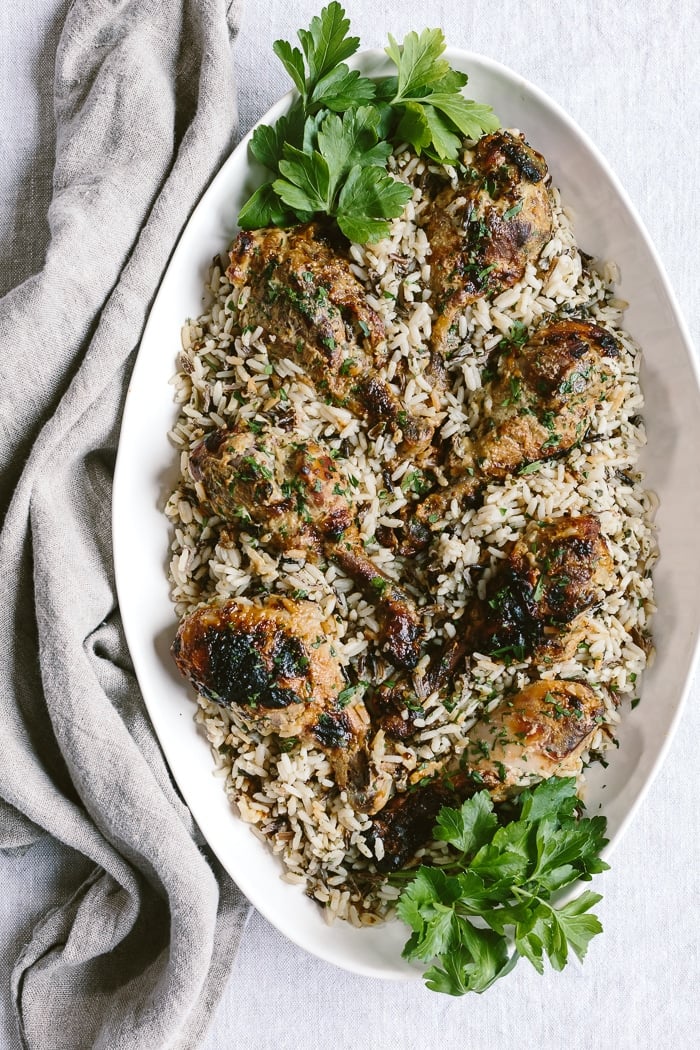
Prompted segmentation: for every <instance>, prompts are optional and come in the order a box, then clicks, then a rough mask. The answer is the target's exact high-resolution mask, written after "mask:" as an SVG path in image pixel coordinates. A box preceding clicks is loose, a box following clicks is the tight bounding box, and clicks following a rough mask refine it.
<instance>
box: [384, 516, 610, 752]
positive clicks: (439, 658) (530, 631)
mask: <svg viewBox="0 0 700 1050" xmlns="http://www.w3.org/2000/svg"><path fill="white" fill-rule="evenodd" d="M614 582H615V579H614V565H613V560H612V558H611V556H610V552H609V550H608V547H607V544H606V542H605V540H604V538H603V536H602V535H601V531H600V522H599V521H598V519H597V518H596V517H595V516H594V515H592V514H585V515H582V516H580V517H578V518H573V517H568V516H565V517H561V518H555V519H551V520H549V521H533V522H531V523H530V525H529V526H528V527H527V529H526V530H525V532H524V533H523V535H522V536H521V537H520V538H519V539H518V540H516V541H515V543H513V544H512V546H511V548H510V550H509V552H508V555H507V557H506V558H505V559H504V560H503V561H501V562H500V563H499V565H498V568H497V571H496V572H494V574H493V576H491V578H490V579H489V581H488V583H487V584H486V589H485V595H484V598H483V600H481V599H479V598H474V599H473V600H472V602H471V603H470V605H469V606H468V607H467V609H466V611H465V614H464V616H463V618H462V619H461V620H460V621H459V625H458V627H459V633H458V634H457V635H456V637H455V638H454V639H453V640H452V641H450V642H448V643H447V645H446V646H444V648H443V649H442V650H441V651H439V652H438V653H437V654H436V656H435V657H434V659H433V661H432V664H431V666H430V667H429V668H428V670H427V672H426V673H425V674H424V675H423V677H422V678H419V679H416V681H415V682H413V683H412V682H410V680H409V679H408V676H399V678H398V679H397V678H395V679H394V680H393V681H392V683H391V686H389V687H387V686H386V685H382V686H380V687H379V689H378V690H377V691H376V692H375V694H374V695H373V696H371V697H370V698H369V699H368V707H369V710H370V712H371V714H372V717H373V721H374V722H375V724H377V725H379V726H380V727H381V728H382V729H384V731H385V733H386V734H387V736H390V737H394V738H399V739H400V738H403V737H405V736H408V735H410V734H411V733H412V732H414V727H413V722H414V721H415V718H416V716H417V715H418V716H420V714H421V711H422V709H421V702H422V701H423V700H424V699H426V698H427V697H428V696H430V694H431V693H433V692H436V691H441V690H444V689H446V688H447V687H449V683H450V681H451V679H452V678H453V676H454V675H455V674H456V673H457V672H458V670H459V667H460V665H461V664H462V663H463V661H464V658H465V656H466V655H467V654H469V653H474V652H479V653H483V654H484V655H487V656H492V657H495V658H496V659H503V660H506V661H507V662H509V663H510V662H513V661H516V662H519V661H522V660H525V659H527V658H529V657H532V658H533V660H534V661H535V662H537V663H545V664H552V663H553V662H554V661H561V660H567V659H569V658H570V657H571V656H572V655H573V654H574V653H575V651H576V649H577V647H578V645H579V643H580V641H581V639H582V637H583V635H584V631H585V619H584V616H583V614H584V613H585V612H586V610H587V609H590V608H591V607H592V606H594V605H595V604H596V603H597V602H599V601H600V600H601V599H602V597H603V596H604V594H605V592H606V591H609V590H611V589H612V587H613V586H614Z"/></svg>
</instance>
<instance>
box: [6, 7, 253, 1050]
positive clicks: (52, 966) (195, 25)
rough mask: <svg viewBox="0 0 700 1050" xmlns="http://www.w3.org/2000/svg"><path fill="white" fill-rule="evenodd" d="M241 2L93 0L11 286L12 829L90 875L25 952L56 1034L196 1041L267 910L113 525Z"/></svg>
mask: <svg viewBox="0 0 700 1050" xmlns="http://www.w3.org/2000/svg"><path fill="white" fill-rule="evenodd" d="M238 22H239V10H238V3H234V4H229V3H227V2H226V0H170V2H169V3H164V2H163V0H139V2H136V0H110V2H109V3H105V2H104V0H76V2H75V3H73V5H72V6H71V8H70V10H69V13H68V16H67V19H66V22H65V25H64V27H63V31H62V34H61V39H60V43H59V46H58V52H57V56H56V78H55V86H54V106H55V119H56V161H55V169H54V185H53V198H52V202H51V207H50V210H49V226H50V232H51V240H50V245H49V248H48V251H47V256H46V261H45V265H44V268H43V270H42V272H41V273H39V274H38V275H37V276H35V277H32V278H30V279H29V280H27V281H25V282H24V283H23V284H22V285H20V286H19V287H17V288H15V289H14V290H13V291H12V292H10V293H9V294H8V295H7V296H6V297H5V298H4V299H3V300H0V317H1V318H2V331H3V333H4V340H3V341H4V347H3V382H2V384H0V467H1V468H2V476H1V480H0V512H1V513H3V514H4V523H3V526H2V531H1V533H0V573H2V579H3V582H4V594H3V601H2V602H1V603H0V632H1V634H2V638H3V646H2V653H1V655H0V684H1V686H2V688H1V690H0V704H1V705H2V719H3V730H2V732H3V757H2V763H1V764H0V846H3V847H6V848H8V847H15V848H16V847H18V846H23V845H27V844H28V843H30V842H32V841H33V840H34V839H35V838H36V837H37V836H38V835H40V834H42V833H48V834H50V835H52V836H55V838H56V839H57V840H59V841H60V842H61V843H64V844H65V845H67V846H68V847H70V848H71V850H72V851H74V852H73V853H72V854H67V855H68V856H71V855H72V856H74V857H75V872H76V883H77V882H78V881H79V882H80V884H79V885H78V884H76V885H75V887H74V893H73V895H72V897H71V899H69V900H66V901H65V903H63V904H62V905H61V906H60V907H59V908H57V909H55V910H54V911H52V913H51V914H48V915H46V916H45V917H44V918H43V920H42V921H41V922H40V923H39V925H38V926H37V927H36V929H35V930H34V931H33V934H32V936H31V938H30V940H29V942H28V943H27V944H26V945H25V947H24V950H23V952H22V955H21V958H19V959H18V960H17V962H16V964H15V967H14V971H13V979H12V993H13V996H14V1000H15V1004H16V1009H17V1016H18V1024H19V1029H20V1033H21V1039H22V1040H23V1042H24V1045H25V1046H27V1047H31V1048H32V1050H63V1048H65V1050H83V1048H85V1050H87V1048H92V1047H95V1048H100V1047H105V1048H106V1047H109V1048H110V1050H117V1048H139V1050H141V1048H146V1047H148V1048H149V1050H159V1048H161V1047H163V1048H165V1047H168V1048H170V1047H182V1048H187V1050H191V1048H193V1047H195V1046H197V1044H198V1043H199V1041H200V1039H201V1036H202V1034H203V1032H204V1030H205V1028H206V1024H207V1020H208V1018H209V1016H210V1015H211V1011H212V1009H213V1007H214V1005H215V1004H216V1001H217V998H218V996H219V994H220V992H221V990H222V987H223V984H224V981H225V979H226V977H227V975H228V973H229V972H230V966H231V963H232V960H233V958H234V955H235V952H236V949H237V946H238V943H239V941H240V937H241V933H242V930H243V927H244V924H245V919H246V916H247V912H248V906H247V904H246V902H245V900H244V899H243V897H242V895H241V894H240V893H239V891H238V890H237V889H236V887H235V886H234V885H233V883H232V882H231V880H230V879H229V878H228V876H227V875H225V873H223V872H222V871H221V870H220V868H219V867H218V865H217V864H216V862H215V861H214V860H213V858H212V857H211V855H210V854H209V853H208V852H207V850H206V849H205V847H204V846H203V843H202V842H201V838H200V836H199V834H198V832H197V829H196V827H195V826H194V824H193V821H192V819H191V817H190V814H189V812H188V810H187V808H186V806H185V805H184V804H183V802H182V800H181V799H180V797H179V796H178V793H177V790H176V788H175V786H174V784H173V783H172V781H171V779H170V776H169V773H168V770H167V767H166V765H165V763H164V760H163V757H162V754H161V752H160V749H159V747H158V743H157V740H156V739H155V736H154V734H153V730H152V728H151V726H150V723H149V721H148V717H147V715H146V713H145V709H144V707H143V702H142V699H141V697H140V695H139V691H138V687H137V684H136V681H135V678H134V675H133V671H132V669H131V665H130V660H129V656H128V652H127V649H126V645H125V642H124V636H123V633H122V629H121V624H120V620H119V611H118V608H117V604H116V598H115V590H114V579H113V571H112V559H111V528H110V510H111V508H110V503H111V482H112V470H113V464H114V457H115V451H116V444H117V439H118V431H119V422H120V413H121V408H122V403H123V398H124V393H125V389H126V383H127V382H128V378H129V374H130V370H131V368H132V365H133V360H134V355H135V351H136V349H137V347H138V343H139V339H140V335H141V332H142V329H143V325H144V322H145V319H146V316H147V314H148V309H149V305H150V303H151V301H152V299H153V296H154V294H155V291H156V289H157V286H158V282H159V279H160V277H161V275H162V273H163V270H164V268H165V266H166V264H167V261H168V257H169V255H170V253H171V251H172V249H173V246H174V244H175V242H176V240H177V236H178V234H179V232H180V230H181V228H182V226H183V224H184V222H185V221H186V219H187V217H188V215H189V213H190V211H191V210H192V207H193V206H194V204H195V203H196V201H197V199H198V197H199V196H200V194H201V192H202V190H203V189H204V188H205V186H206V185H207V182H208V181H209V179H210V178H211V176H212V174H213V173H214V171H215V170H216V169H217V167H218V165H219V164H220V162H221V160H222V158H223V157H224V156H225V154H226V153H227V152H228V150H229V149H230V146H231V140H232V136H233V133H234V131H235V104H234V97H235V84H234V64H233V60H232V55H231V43H232V40H233V38H234V36H235V34H236V31H237V27H238ZM29 218H31V217H29ZM42 220H43V217H42ZM86 871H88V872H89V874H88V876H87V878H85V872H86ZM17 906H18V907H21V902H18V905H17Z"/></svg>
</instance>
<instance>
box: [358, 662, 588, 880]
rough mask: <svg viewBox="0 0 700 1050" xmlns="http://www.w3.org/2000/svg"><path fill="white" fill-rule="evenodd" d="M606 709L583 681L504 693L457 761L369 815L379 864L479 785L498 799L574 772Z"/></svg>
mask: <svg viewBox="0 0 700 1050" xmlns="http://www.w3.org/2000/svg"><path fill="white" fill-rule="evenodd" d="M604 711H605V707H604V703H603V701H602V699H601V698H600V696H599V695H598V694H597V693H596V692H595V691H594V690H593V689H592V688H591V687H590V686H589V685H586V684H585V683H583V682H570V681H558V680H554V679H553V680H551V681H547V680H542V681H538V682H533V683H532V685H529V686H527V687H526V688H525V689H523V690H522V692H520V693H518V694H517V695H516V696H514V697H512V698H510V699H508V700H504V701H503V702H502V703H500V704H499V705H498V707H496V708H495V709H494V710H493V711H491V712H489V713H487V714H485V715H483V716H482V718H481V719H480V720H479V721H478V722H476V723H475V724H474V726H473V727H472V729H471V730H470V732H469V743H468V745H467V748H466V750H465V751H464V752H463V754H462V756H461V766H460V768H459V769H457V770H455V771H449V770H446V771H444V772H443V773H442V774H441V775H440V776H439V777H437V778H436V779H435V780H433V781H431V782H430V783H429V784H426V785H425V786H424V787H418V788H414V789H413V790H409V791H407V792H405V793H404V794H401V795H395V796H394V798H393V799H391V801H390V802H389V803H388V804H387V805H386V806H385V807H384V809H383V810H382V811H381V813H380V814H379V815H378V816H376V817H375V818H374V820H373V821H372V827H371V829H370V830H369V832H368V833H367V836H366V837H367V841H368V843H369V845H370V846H371V848H372V849H373V851H376V847H377V841H378V840H380V841H381V844H382V847H383V855H382V857H381V859H378V860H377V868H378V869H379V871H381V872H391V871H398V870H399V869H400V868H403V867H404V866H405V865H406V864H407V863H408V861H410V859H411V858H412V857H413V855H414V853H415V852H416V850H418V849H420V847H421V846H424V845H426V843H428V842H429V841H430V839H431V837H432V830H433V827H434V825H435V821H436V819H437V815H438V813H439V812H440V810H441V808H442V807H443V806H456V805H459V804H460V803H461V802H463V801H464V800H465V799H467V798H469V797H470V796H471V795H473V794H475V793H476V792H477V791H481V790H483V789H484V788H486V789H487V790H488V791H489V793H490V794H491V796H492V797H493V799H494V801H495V802H503V801H505V800H507V799H508V798H510V797H511V796H513V795H515V794H517V793H518V792H519V791H521V790H522V789H524V788H527V787H533V786H534V785H535V784H536V783H538V782H539V781H541V780H548V779H549V778H550V777H565V776H576V775H577V774H578V773H579V772H580V771H581V756H582V754H583V752H584V751H586V750H587V749H588V747H589V746H590V744H591V742H592V740H593V737H594V735H595V732H596V730H597V729H598V727H599V725H600V723H601V722H602V721H603V717H604ZM379 852H380V853H381V849H380V851H379Z"/></svg>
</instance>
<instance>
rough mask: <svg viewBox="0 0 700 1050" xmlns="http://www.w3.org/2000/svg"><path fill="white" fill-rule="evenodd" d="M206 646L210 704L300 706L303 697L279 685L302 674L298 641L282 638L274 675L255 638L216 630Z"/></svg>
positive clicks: (205, 685) (204, 688) (203, 688)
mask: <svg viewBox="0 0 700 1050" xmlns="http://www.w3.org/2000/svg"><path fill="white" fill-rule="evenodd" d="M204 645H205V647H206V650H207V652H208V657H209V673H208V675H207V676H206V679H205V680H204V681H203V682H202V683H201V686H200V688H201V691H202V692H203V693H204V694H205V695H206V696H208V697H209V699H210V700H214V701H216V703H219V704H240V705H241V706H247V707H266V708H280V707H288V706H289V704H298V703H299V702H300V700H301V697H299V696H297V694H296V693H295V692H294V690H292V689H285V688H283V687H280V685H279V684H278V682H277V678H290V677H296V676H297V675H298V673H299V672H298V670H297V669H296V668H297V665H298V662H299V660H300V658H301V655H302V653H303V650H302V647H301V645H300V643H299V642H298V641H297V640H296V639H295V638H285V637H284V636H283V635H281V636H280V637H279V638H278V640H277V642H276V646H275V648H276V655H274V656H273V663H274V664H275V667H276V671H275V672H273V673H270V671H269V670H268V668H267V667H266V665H265V663H264V662H263V659H262V657H261V656H260V653H259V652H258V650H257V649H256V639H255V636H254V634H244V633H241V632H238V631H235V630H228V631H221V630H216V629H214V628H212V629H210V630H208V631H207V632H206V634H205V636H204ZM273 653H274V650H273ZM307 662H308V661H307Z"/></svg>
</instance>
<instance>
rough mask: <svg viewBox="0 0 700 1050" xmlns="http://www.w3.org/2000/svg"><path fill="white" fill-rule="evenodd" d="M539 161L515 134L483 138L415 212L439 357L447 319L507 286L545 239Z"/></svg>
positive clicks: (445, 347) (450, 337)
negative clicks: (462, 170) (461, 170)
mask: <svg viewBox="0 0 700 1050" xmlns="http://www.w3.org/2000/svg"><path fill="white" fill-rule="evenodd" d="M546 175H547V165H546V164H545V161H544V158H543V157H541V156H540V154H539V153H537V152H535V150H534V149H532V147H531V146H529V145H528V144H527V142H525V139H524V138H523V137H522V136H515V135H511V134H510V132H508V131H497V132H495V133H494V134H493V135H485V136H484V137H483V138H482V139H480V140H479V142H478V143H477V145H476V148H475V150H474V160H473V167H472V168H470V169H468V171H467V175H466V176H465V177H463V178H462V179H461V180H460V181H459V183H458V184H457V186H452V185H448V186H445V187H444V188H442V189H440V190H439V191H438V192H437V194H436V195H435V196H434V197H433V199H432V200H431V202H430V205H429V206H428V208H427V209H426V210H425V212H424V213H423V215H424V223H423V225H424V228H425V232H426V234H427V237H428V240H429V242H430V248H431V287H432V290H433V296H434V298H433V311H434V320H433V330H432V346H433V349H434V350H435V351H436V352H438V353H439V354H441V355H442V356H446V355H447V354H448V352H449V350H450V348H451V345H452V344H454V345H456V344H457V342H458V339H457V338H456V335H455V334H454V332H453V330H452V329H453V325H454V322H455V318H456V317H457V315H458V314H459V313H461V312H462V311H463V310H464V309H465V307H467V306H468V305H469V304H470V303H473V302H475V300H477V299H479V298H481V297H482V296H487V295H488V296H491V295H496V294H498V293H499V292H502V291H504V290H505V289H506V288H510V287H511V285H513V284H515V283H516V282H517V281H519V280H520V279H521V278H522V276H523V274H524V273H525V267H526V266H527V264H528V262H531V261H534V260H535V259H536V258H537V257H538V255H539V254H540V252H541V251H542V249H543V247H544V246H545V244H546V243H547V241H548V240H549V238H550V237H551V234H552V209H551V205H550V202H549V195H548V193H547V189H546V186H545V176H546Z"/></svg>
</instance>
